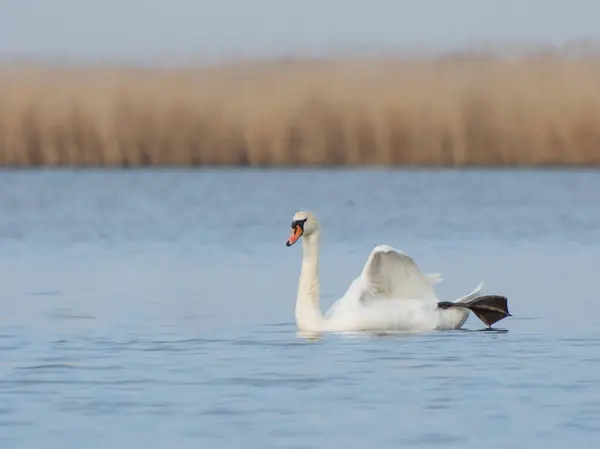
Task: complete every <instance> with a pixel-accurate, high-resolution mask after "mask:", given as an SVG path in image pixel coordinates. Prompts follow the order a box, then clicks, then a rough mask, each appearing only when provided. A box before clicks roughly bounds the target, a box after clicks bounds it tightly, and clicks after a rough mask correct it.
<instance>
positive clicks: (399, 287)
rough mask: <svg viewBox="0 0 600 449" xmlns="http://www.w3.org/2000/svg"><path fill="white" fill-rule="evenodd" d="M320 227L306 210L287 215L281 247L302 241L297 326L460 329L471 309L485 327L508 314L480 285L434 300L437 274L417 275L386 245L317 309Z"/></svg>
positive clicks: (502, 302) (310, 328) (499, 300)
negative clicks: (287, 225) (341, 291)
mask: <svg viewBox="0 0 600 449" xmlns="http://www.w3.org/2000/svg"><path fill="white" fill-rule="evenodd" d="M320 236H321V232H320V227H319V223H318V221H317V219H316V217H315V215H314V214H313V213H312V212H310V211H300V212H296V214H294V217H293V219H292V233H291V235H290V237H289V238H288V240H287V242H286V246H288V247H290V246H292V245H294V244H295V243H296V242H297V241H298V240H300V239H302V265H301V269H300V278H299V281H298V291H297V298H296V310H295V318H296V325H297V327H298V330H300V331H306V332H323V331H338V332H339V331H410V332H419V331H430V330H451V329H459V328H460V327H462V325H463V324H464V323H465V321H466V320H467V318H468V317H469V312H473V313H474V314H475V315H476V316H477V317H478V318H479V319H480V320H481V321H483V322H484V323H485V324H486V325H487V326H488V328H489V327H491V326H492V324H494V323H496V322H498V321H500V320H502V319H504V318H505V317H507V316H511V314H510V313H509V311H508V303H507V298H506V297H504V296H499V295H486V296H480V295H479V293H480V291H481V287H482V286H483V283H481V284H479V286H477V288H475V290H473V291H472V292H471V293H469V294H468V295H466V296H463V297H462V298H459V299H457V300H456V301H454V302H449V301H439V299H438V298H437V296H436V294H435V292H434V288H433V287H434V285H435V284H436V283H438V282H441V280H442V279H441V276H440V275H439V274H437V273H433V274H422V273H421V271H420V270H419V268H418V267H417V265H416V263H415V262H414V260H413V259H412V258H411V257H410V256H409V255H407V254H405V253H403V252H402V251H400V250H398V249H395V248H392V247H391V246H388V245H378V246H376V247H375V248H373V250H372V251H371V254H369V257H368V259H367V262H366V264H365V265H364V267H363V270H362V272H361V274H360V275H359V276H358V277H357V278H356V279H354V281H353V282H352V283H351V284H350V287H349V288H348V290H347V291H346V293H345V294H344V296H342V298H340V299H338V300H337V301H336V302H335V303H334V304H333V305H332V306H331V307H330V308H329V310H328V311H327V313H326V314H325V315H323V313H322V312H321V307H320V287H319V243H320Z"/></svg>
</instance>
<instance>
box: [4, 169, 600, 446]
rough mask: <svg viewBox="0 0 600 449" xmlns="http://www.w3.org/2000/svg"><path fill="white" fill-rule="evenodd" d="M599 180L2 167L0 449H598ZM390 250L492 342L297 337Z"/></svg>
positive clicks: (460, 336) (451, 337)
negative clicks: (306, 257) (310, 286)
mask: <svg viewBox="0 0 600 449" xmlns="http://www.w3.org/2000/svg"><path fill="white" fill-rule="evenodd" d="M599 192H600V173H597V172H593V171H579V172H578V171H564V172H560V171H556V172H554V171H540V172H529V171H432V172H428V171H376V170H372V171H176V170H173V171H105V172H102V171H80V172H77V171H73V172H72V171H23V172H11V171H5V172H0V248H1V250H0V270H1V282H0V447H2V448H7V449H8V448H11V449H21V448H27V449H29V448H61V449H67V448H74V449H75V448H77V449H79V448H82V447H85V448H108V447H111V448H125V447H127V448H145V449H151V448H204V447H206V448H213V447H214V448H244V449H246V448H260V449H264V448H325V447H326V448H345V449H349V448H365V449H366V448H372V447H378V448H398V447H419V448H439V447H444V448H480V447H487V448H530V447H544V448H557V449H563V448H565V447H569V448H575V447H576V448H586V447H591V446H593V445H594V444H596V442H597V441H598V437H600V294H599V293H598V290H597V285H598V276H599V272H598V267H599V266H600V201H599V199H598V198H599V195H600V193H599ZM298 209H311V210H313V211H315V212H316V214H317V216H318V217H319V219H320V222H321V225H322V227H323V242H322V264H321V277H322V284H323V285H322V288H323V292H322V295H323V299H322V300H323V307H324V308H325V307H328V306H329V305H330V304H331V303H332V301H333V300H334V299H336V298H337V297H338V295H341V294H343V292H344V291H345V289H346V287H347V286H348V285H349V283H350V282H351V281H352V279H353V278H354V277H355V276H357V275H358V274H359V273H360V270H361V269H362V265H363V264H364V262H365V260H366V258H367V255H368V253H369V251H370V250H371V248H372V247H373V246H375V245H377V244H379V243H388V244H390V245H393V246H396V247H398V248H401V249H403V250H405V251H407V252H409V253H410V254H411V255H413V257H414V258H415V259H416V261H417V263H419V264H420V266H421V267H422V268H423V270H425V271H428V272H441V273H442V275H443V276H444V282H443V283H442V284H439V288H438V292H439V295H440V297H441V298H443V299H455V298H456V297H458V296H460V295H463V294H465V293H467V292H469V291H470V290H471V289H472V288H474V287H475V286H476V285H477V284H478V283H479V282H480V281H481V280H483V281H485V286H484V291H485V292H488V293H500V294H504V295H507V296H508V297H509V306H510V309H511V312H512V313H513V315H514V317H513V318H509V319H506V320H504V321H502V322H501V323H499V324H498V327H500V328H502V329H504V330H506V331H507V332H475V331H477V330H480V329H482V327H483V326H482V324H481V323H480V322H479V321H478V320H477V318H475V317H471V318H470V319H469V321H468V322H467V324H466V326H465V328H466V329H467V331H452V332H431V333H425V334H418V335H414V334H413V335H391V336H378V335H374V334H364V335H361V334H354V335H343V334H342V335H340V334H330V335H323V336H321V337H316V338H308V337H306V336H302V335H298V334H297V332H296V328H295V325H294V320H293V311H294V300H295V294H296V285H297V284H296V283H297V279H298V273H299V267H300V257H301V251H300V248H299V247H292V248H286V247H285V245H284V243H285V240H286V239H287V237H288V233H289V231H290V227H289V225H290V221H291V218H292V215H293V214H294V212H295V211H296V210H298Z"/></svg>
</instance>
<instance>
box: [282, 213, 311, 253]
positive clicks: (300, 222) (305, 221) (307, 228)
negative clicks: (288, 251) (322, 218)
mask: <svg viewBox="0 0 600 449" xmlns="http://www.w3.org/2000/svg"><path fill="white" fill-rule="evenodd" d="M318 229H319V223H317V219H316V218H315V215H314V214H313V213H312V212H308V211H300V212H296V213H295V214H294V218H293V219H292V234H291V235H290V238H289V239H287V242H285V246H292V245H293V244H294V243H296V242H297V241H298V240H299V239H300V237H302V236H309V235H311V234H312V233H314V232H316V231H317V230H318Z"/></svg>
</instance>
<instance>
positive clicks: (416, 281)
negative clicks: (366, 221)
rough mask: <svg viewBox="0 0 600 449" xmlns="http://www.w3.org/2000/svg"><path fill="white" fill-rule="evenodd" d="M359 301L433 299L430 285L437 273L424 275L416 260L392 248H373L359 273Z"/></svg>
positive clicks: (438, 278) (437, 278)
mask: <svg viewBox="0 0 600 449" xmlns="http://www.w3.org/2000/svg"><path fill="white" fill-rule="evenodd" d="M361 278H362V287H363V291H362V292H361V293H362V294H361V300H363V301H368V300H369V299H371V298H375V297H376V298H378V299H379V298H386V297H387V298H390V299H431V298H435V292H434V290H433V284H434V283H436V282H439V281H440V280H441V278H440V275H439V274H427V275H423V273H421V270H419V267H417V264H416V263H415V261H414V260H413V259H412V258H411V257H410V256H408V255H407V254H405V253H403V252H402V251H399V250H397V249H395V248H392V247H391V246H387V245H379V246H376V247H375V248H374V249H373V251H371V254H370V255H369V258H368V259H367V263H366V264H365V266H364V268H363V271H362V274H361Z"/></svg>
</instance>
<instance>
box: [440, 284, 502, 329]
mask: <svg viewBox="0 0 600 449" xmlns="http://www.w3.org/2000/svg"><path fill="white" fill-rule="evenodd" d="M482 286H483V282H482V283H481V284H479V286H478V287H477V288H476V289H475V290H473V291H472V292H471V293H469V294H468V295H466V296H463V297H462V298H460V299H457V300H456V301H454V302H450V301H443V302H438V307H439V308H440V309H450V308H453V307H454V308H461V309H469V310H470V311H471V312H473V313H474V314H475V315H476V316H477V318H479V319H480V320H481V321H483V323H484V324H485V325H486V326H487V327H491V326H492V324H494V323H497V322H498V321H500V320H503V319H504V318H506V317H507V316H512V315H511V314H510V312H509V311H508V299H507V298H506V296H500V295H484V296H479V292H480V291H481V287H482Z"/></svg>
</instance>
